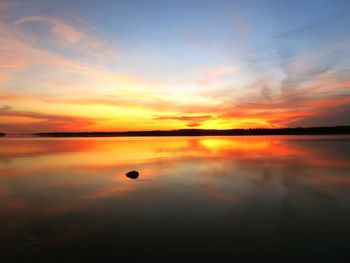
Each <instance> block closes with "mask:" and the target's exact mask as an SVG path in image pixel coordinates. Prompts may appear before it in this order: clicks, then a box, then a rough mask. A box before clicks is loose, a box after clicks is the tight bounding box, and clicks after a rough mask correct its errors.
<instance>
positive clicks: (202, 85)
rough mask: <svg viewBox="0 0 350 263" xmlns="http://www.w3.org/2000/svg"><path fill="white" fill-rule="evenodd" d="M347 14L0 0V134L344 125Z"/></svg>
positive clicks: (309, 2) (325, 7)
mask: <svg viewBox="0 0 350 263" xmlns="http://www.w3.org/2000/svg"><path fill="white" fill-rule="evenodd" d="M349 13H350V1H349V0H344V1H337V0H331V1H328V0H327V1H326V0H303V1H299V0H280V1H277V0H275V1H272V0H269V1H267V0H255V1H251V0H244V1H243V0H242V1H235V0H227V1H225V0H201V1H199V0H196V1H195V0H186V1H182V0H181V1H176V0H173V1H168V0H148V1H143V0H125V1H124V0H122V1H118V0H100V1H83V0H75V1H74V0H60V1H58V0H57V1H53V0H23V1H16V0H9V1H7V0H0V131H4V132H7V133H32V132H53V131H132V130H171V129H182V128H201V129H230V128H271V127H273V128H278V127H300V126H333V125H350V16H349V15H348V14H349Z"/></svg>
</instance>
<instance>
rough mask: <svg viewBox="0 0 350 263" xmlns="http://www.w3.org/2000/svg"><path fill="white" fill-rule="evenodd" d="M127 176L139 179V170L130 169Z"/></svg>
mask: <svg viewBox="0 0 350 263" xmlns="http://www.w3.org/2000/svg"><path fill="white" fill-rule="evenodd" d="M126 176H127V177H129V178H131V179H137V178H138V177H139V172H137V171H130V172H127V173H126Z"/></svg>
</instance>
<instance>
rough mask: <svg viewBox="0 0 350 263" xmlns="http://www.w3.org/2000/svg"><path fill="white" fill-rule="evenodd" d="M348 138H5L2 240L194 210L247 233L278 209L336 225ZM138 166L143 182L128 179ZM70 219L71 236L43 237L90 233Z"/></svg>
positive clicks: (347, 182) (344, 198) (344, 197)
mask: <svg viewBox="0 0 350 263" xmlns="http://www.w3.org/2000/svg"><path fill="white" fill-rule="evenodd" d="M349 143H350V140H349V137H336V136H333V137H332V138H329V137H327V136H323V137H322V136H320V137H313V138H312V139H308V137H306V136H305V137H303V136H299V137H297V136H296V137H293V136H286V137H283V136H278V137H270V136H265V137H254V136H252V137H184V138H181V137H172V138H101V139H98V138H85V139H37V138H27V139H7V140H0V185H1V187H0V215H1V217H0V218H1V219H0V223H1V224H2V225H6V226H7V227H6V231H5V232H4V236H5V237H7V238H6V239H1V244H2V245H3V246H12V245H13V244H16V243H18V242H22V241H21V240H22V239H23V238H25V237H24V235H28V231H29V232H33V231H34V232H35V228H33V227H30V226H32V225H36V224H39V222H46V221H47V222H48V223H47V224H53V222H54V221H52V220H55V218H70V216H73V217H74V216H78V217H80V216H83V215H84V218H85V219H86V220H87V221H86V223H82V226H80V228H81V227H83V228H84V229H85V231H87V233H88V234H90V233H91V234H93V232H94V231H99V230H98V229H99V227H101V225H105V226H104V227H109V228H114V227H115V224H112V221H113V220H114V221H115V222H121V223H123V224H124V223H125V222H124V221H123V218H134V217H136V218H137V217H139V218H142V220H143V221H144V222H149V220H150V221H152V222H153V221H154V220H158V219H157V218H158V217H159V220H160V219H161V218H164V217H165V218H167V217H168V216H169V217H173V216H175V218H178V219H177V220H180V222H182V223H180V224H185V222H187V221H186V220H187V219H185V218H187V216H189V217H190V220H193V221H195V222H198V224H199V226H202V224H203V227H205V224H206V223H205V222H211V221H212V220H214V221H215V220H216V219H215V218H216V217H218V218H221V219H222V220H224V219H225V220H226V219H227V220H233V221H235V222H237V224H239V225H242V229H245V228H246V227H248V226H249V224H250V223H249V220H248V222H246V221H245V220H243V215H248V218H250V217H256V218H261V219H259V220H265V219H262V218H264V217H267V218H271V220H272V221H269V222H266V223H265V224H267V225H266V226H264V227H270V222H271V224H272V223H273V222H274V220H276V218H275V216H276V213H278V215H279V216H278V217H279V218H280V220H282V221H281V222H285V220H287V221H288V220H289V218H297V220H304V221H303V222H304V223H305V222H309V220H311V218H315V216H316V217H319V218H320V219H319V220H321V219H322V222H323V221H325V222H326V223H327V222H333V221H334V220H335V221H337V220H338V217H329V216H328V215H331V214H332V213H337V209H345V210H344V211H347V210H346V207H347V206H348V205H349V199H348V198H349V186H350V178H349V169H350V166H349V163H350V162H349V160H350V152H349V150H348V149H349V147H348V146H349ZM132 170H137V171H139V172H140V176H139V178H138V179H137V180H132V179H130V178H128V177H126V176H125V173H126V172H128V171H132ZM132 207H133V208H135V209H132ZM262 207H265V210H264V212H263V213H262V212H261V211H262V210H261V209H262ZM183 211H193V212H188V213H187V212H186V213H185V214H182V213H183ZM242 211H245V212H244V213H246V214H244V213H243V212H242ZM227 213H228V214H227ZM242 213H243V214H242ZM329 213H331V214H329ZM263 215H264V216H263ZM344 216H345V217H346V218H349V219H350V213H348V212H346V214H345V215H344ZM204 218H205V221H202V220H204ZM85 219H84V220H85ZM62 220H63V221H62V222H61V223H60V226H61V227H62V231H63V232H67V235H65V236H62V233H51V232H50V233H47V234H44V237H43V238H46V239H49V240H51V239H53V240H55V242H58V243H56V244H61V245H64V244H67V242H71V241H70V240H75V239H80V238H82V237H81V236H80V232H74V231H73V230H71V229H70V228H69V227H68V225H65V222H66V220H68V221H67V224H68V222H70V223H69V225H70V224H71V221H70V220H71V219H62ZM128 220H129V219H128ZM182 220H183V221H182ZM241 220H242V221H241ZM305 220H306V221H305ZM339 220H340V219H339ZM335 221H334V222H335ZM263 222H264V221H263ZM288 222H289V221H288ZM334 222H333V223H334ZM247 224H248V225H247ZM290 224H291V225H290V227H292V226H293V224H294V223H290ZM307 224H309V223H307ZM199 226H198V227H199ZM250 227H253V228H255V227H258V225H255V224H254V226H250ZM118 229H119V228H118ZM71 231H73V232H71ZM119 231H124V230H122V229H121V230H119ZM230 231H231V230H230ZM232 231H233V230H232ZM235 231H236V230H235ZM257 231H258V230H257ZM68 233H69V235H68ZM33 235H34V233H33Z"/></svg>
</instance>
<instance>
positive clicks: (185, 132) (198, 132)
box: [33, 126, 350, 137]
mask: <svg viewBox="0 0 350 263" xmlns="http://www.w3.org/2000/svg"><path fill="white" fill-rule="evenodd" d="M320 134H350V126H335V127H300V128H278V129H262V128H261V129H260V128H258V129H229V130H202V129H182V130H172V131H126V132H42V133H35V134H33V135H36V136H42V137H134V136H222V135H226V136H239V135H320Z"/></svg>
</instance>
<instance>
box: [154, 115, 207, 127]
mask: <svg viewBox="0 0 350 263" xmlns="http://www.w3.org/2000/svg"><path fill="white" fill-rule="evenodd" d="M211 118H212V116H211V115H196V116H192V115H184V116H156V117H154V118H153V119H154V120H178V121H184V122H186V126H187V127H199V126H201V125H202V124H203V122H204V121H206V120H209V119H211Z"/></svg>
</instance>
